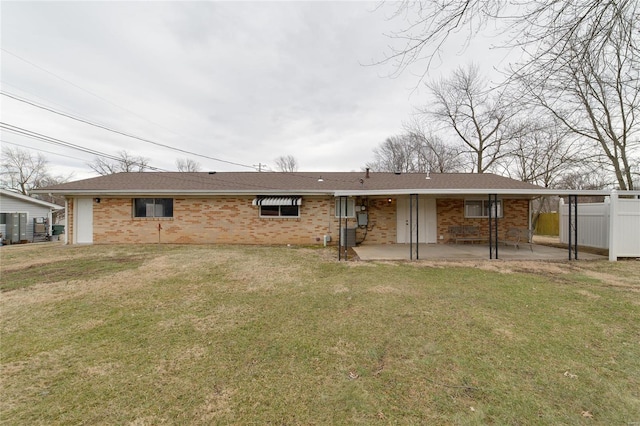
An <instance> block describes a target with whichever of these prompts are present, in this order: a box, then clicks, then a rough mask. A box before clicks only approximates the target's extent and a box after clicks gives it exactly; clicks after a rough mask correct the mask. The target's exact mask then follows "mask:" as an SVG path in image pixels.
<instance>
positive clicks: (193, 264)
mask: <svg viewBox="0 0 640 426" xmlns="http://www.w3.org/2000/svg"><path fill="white" fill-rule="evenodd" d="M0 255H1V256H2V258H1V265H2V288H4V289H5V291H4V292H3V293H1V297H2V300H1V308H2V316H1V318H0V332H1V335H0V337H1V339H2V340H1V342H2V346H1V352H0V355H1V360H0V366H1V370H0V375H1V379H2V388H1V390H0V423H2V424H7V425H9V424H11V425H14V424H25V425H27V424H28V425H32V424H42V425H44V424H46V425H51V424H54V425H55V424H114V423H115V424H129V425H157V424H203V425H204V424H255V423H260V424H263V423H267V424H268V423H277V424H305V425H306V424H389V423H401V424H582V423H585V424H586V423H593V422H596V423H599V424H627V423H631V422H638V421H640V392H639V391H638V389H640V323H639V322H638V321H637V318H640V294H639V290H640V282H639V280H638V279H637V277H638V276H640V262H637V261H627V262H617V263H609V262H573V263H568V262H563V263H545V262H491V261H467V262H463V263H454V262H425V261H421V262H414V263H407V262H370V263H367V262H352V263H349V264H345V263H338V262H336V261H335V258H334V257H335V251H333V250H324V249H308V248H283V247H224V246H142V247H132V246H86V247H68V246H61V245H51V246H35V245H34V246H19V247H3V248H2V251H1V252H0ZM41 271H45V272H44V273H40V272H41Z"/></svg>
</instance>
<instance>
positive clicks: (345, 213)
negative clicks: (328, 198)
mask: <svg viewBox="0 0 640 426" xmlns="http://www.w3.org/2000/svg"><path fill="white" fill-rule="evenodd" d="M355 209H356V200H355V199H353V198H347V199H346V200H345V199H344V198H343V199H342V211H340V198H336V217H356V214H355Z"/></svg>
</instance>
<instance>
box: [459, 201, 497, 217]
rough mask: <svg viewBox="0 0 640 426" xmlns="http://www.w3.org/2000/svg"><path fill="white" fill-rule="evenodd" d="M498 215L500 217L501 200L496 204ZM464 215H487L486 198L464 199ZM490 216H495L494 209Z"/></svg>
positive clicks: (487, 202) (487, 203) (487, 204)
mask: <svg viewBox="0 0 640 426" xmlns="http://www.w3.org/2000/svg"><path fill="white" fill-rule="evenodd" d="M496 208H497V210H498V212H497V213H498V217H502V201H500V200H498V202H497V204H496ZM464 217H489V201H488V200H464ZM491 217H496V214H495V211H494V212H493V214H492V215H491Z"/></svg>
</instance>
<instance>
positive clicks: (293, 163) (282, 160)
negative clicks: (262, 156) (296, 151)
mask: <svg viewBox="0 0 640 426" xmlns="http://www.w3.org/2000/svg"><path fill="white" fill-rule="evenodd" d="M275 162H276V169H277V170H278V171H279V172H286V173H294V172H297V171H298V160H296V158H295V157H294V156H293V155H281V156H280V157H278V158H276V159H275Z"/></svg>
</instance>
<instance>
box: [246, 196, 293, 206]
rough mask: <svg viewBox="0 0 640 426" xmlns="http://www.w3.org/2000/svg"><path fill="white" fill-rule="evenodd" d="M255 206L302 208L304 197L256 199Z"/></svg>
mask: <svg viewBox="0 0 640 426" xmlns="http://www.w3.org/2000/svg"><path fill="white" fill-rule="evenodd" d="M252 204H253V205H254V206H300V205H302V197H256V198H255V199H254V200H253V203H252Z"/></svg>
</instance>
